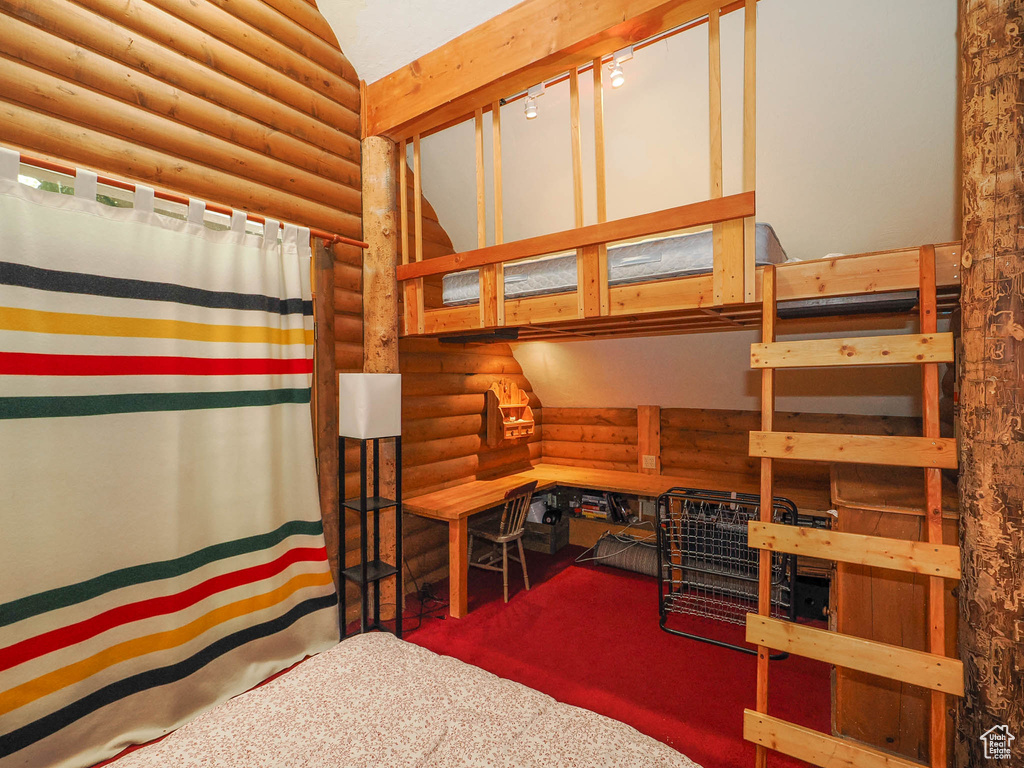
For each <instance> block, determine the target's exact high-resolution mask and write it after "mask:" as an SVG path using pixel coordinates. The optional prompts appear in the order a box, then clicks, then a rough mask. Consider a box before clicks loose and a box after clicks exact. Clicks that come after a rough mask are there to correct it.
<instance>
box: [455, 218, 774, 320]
mask: <svg viewBox="0 0 1024 768" xmlns="http://www.w3.org/2000/svg"><path fill="white" fill-rule="evenodd" d="M754 241H755V248H754V262H755V263H756V264H757V265H759V266H760V265H764V264H780V263H782V262H784V261H786V252H785V251H784V250H783V249H782V245H781V244H780V243H779V238H778V236H776V234H775V230H774V229H772V227H771V225H770V224H763V223H759V224H757V225H756V227H755V230H754ZM713 261H714V255H713V246H712V234H711V230H706V231H704V232H694V233H691V234H687V235H673V236H671V237H658V238H651V239H649V240H642V241H640V242H638V243H629V244H626V245H616V246H612V247H610V248H609V249H608V284H609V285H626V284H627V283H642V282H647V281H649V280H664V279H666V278H672V277H684V276H686V275H696V274H700V273H703V272H710V271H711V269H712V264H713ZM575 290H576V253H575V252H574V251H573V252H570V253H561V254H554V255H552V256H545V257H543V258H539V259H533V260H531V261H521V262H516V263H513V264H507V265H506V266H505V298H508V299H522V298H526V297H527V296H543V295H545V294H549V293H565V292H568V291H575ZM442 298H443V300H444V304H445V306H449V307H453V306H459V305H461V304H475V303H476V302H478V301H479V300H480V281H479V276H478V271H477V270H475V269H468V270H466V271H465V272H455V273H453V274H449V275H445V276H444V280H443V293H442Z"/></svg>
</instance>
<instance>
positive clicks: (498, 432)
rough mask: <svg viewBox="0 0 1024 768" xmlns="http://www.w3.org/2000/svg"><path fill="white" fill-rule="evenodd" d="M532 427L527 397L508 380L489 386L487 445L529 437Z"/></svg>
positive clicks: (533, 425)
mask: <svg viewBox="0 0 1024 768" xmlns="http://www.w3.org/2000/svg"><path fill="white" fill-rule="evenodd" d="M534 427H535V424H534V421H533V410H532V409H531V408H530V398H529V396H528V395H527V394H526V393H525V392H523V391H522V390H521V389H519V387H518V386H517V385H516V383H515V382H512V381H509V380H508V379H501V380H500V381H496V382H494V383H493V384H491V388H490V389H489V390H488V391H487V444H488V445H490V446H495V445H497V444H498V443H500V442H501V441H502V440H520V439H522V438H524V437H529V436H530V435H532V434H533V430H534Z"/></svg>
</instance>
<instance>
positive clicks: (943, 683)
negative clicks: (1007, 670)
mask: <svg viewBox="0 0 1024 768" xmlns="http://www.w3.org/2000/svg"><path fill="white" fill-rule="evenodd" d="M747 642H748V643H753V644H754V645H759V646H764V647H766V648H774V649H776V650H778V651H788V652H789V653H795V654H796V655H798V656H806V657H807V658H809V659H817V660H818V661H823V662H825V663H826V664H835V665H837V666H840V667H845V668H846V669H856V670H858V671H860V672H867V673H868V674H870V675H878V676H880V677H885V678H888V679H889V680H899V681H901V682H904V683H910V684H911V685H917V686H920V687H922V688H930V689H931V690H933V691H942V692H943V693H950V694H953V695H954V696H963V695H964V667H963V664H962V663H961V662H960V661H959V660H958V659H951V658H948V657H946V656H938V655H936V654H933V653H925V652H924V651H915V650H913V649H912V648H903V647H901V646H898V645H889V644H888V643H879V642H877V641H875V640H865V639H863V638H860V637H854V636H853V635H842V634H839V633H838V632H830V631H828V630H826V629H816V628H814V627H809V626H807V625H806V624H794V623H793V622H791V621H781V620H779V619H771V618H769V617H767V616H759V615H757V614H754V613H748V614H747Z"/></svg>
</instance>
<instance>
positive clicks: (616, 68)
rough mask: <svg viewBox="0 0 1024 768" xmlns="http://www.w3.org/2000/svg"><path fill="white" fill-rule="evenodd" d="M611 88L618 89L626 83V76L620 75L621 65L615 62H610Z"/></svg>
mask: <svg viewBox="0 0 1024 768" xmlns="http://www.w3.org/2000/svg"><path fill="white" fill-rule="evenodd" d="M611 80H612V88H618V87H619V86H620V85H622V84H623V83H624V82H626V76H625V75H624V74H622V65H621V64H619V62H617V61H613V62H612V79H611Z"/></svg>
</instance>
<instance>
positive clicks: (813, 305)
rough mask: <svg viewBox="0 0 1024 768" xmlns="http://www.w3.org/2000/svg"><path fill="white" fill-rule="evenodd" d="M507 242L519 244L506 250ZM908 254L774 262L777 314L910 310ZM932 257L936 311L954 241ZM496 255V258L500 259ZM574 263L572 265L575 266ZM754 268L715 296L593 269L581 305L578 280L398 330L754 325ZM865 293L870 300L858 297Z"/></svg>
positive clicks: (585, 333)
mask: <svg viewBox="0 0 1024 768" xmlns="http://www.w3.org/2000/svg"><path fill="white" fill-rule="evenodd" d="M726 199H727V198H726ZM568 236H569V233H558V234H557V235H554V236H547V237H549V238H566V239H568ZM542 239H544V238H535V240H542ZM524 243H528V241H521V242H520V243H510V244H508V245H507V246H505V247H504V248H503V249H501V250H496V249H495V248H487V249H481V250H478V251H471V252H467V253H464V254H454V255H452V256H448V257H443V258H438V259H430V260H428V261H425V262H422V267H423V268H422V269H420V270H418V271H412V270H408V271H406V272H404V274H412V275H414V276H426V275H439V274H448V271H449V270H451V271H455V270H463V269H465V268H466V267H472V266H480V265H481V264H484V263H486V262H485V261H484V259H485V258H490V257H494V256H498V257H500V256H502V255H503V253H510V252H511V253H517V252H522V250H523V247H522V244H524ZM517 246H518V248H519V250H518V251H517V250H513V249H514V248H515V247H517ZM488 252H489V253H488ZM918 257H919V249H918V248H902V249H896V250H890V251H880V252H874V253H864V254H855V255H849V256H837V257H832V258H824V259H815V260H810V261H787V262H783V263H780V264H778V265H776V267H775V269H776V276H777V282H778V300H779V303H780V315H781V316H786V310H787V302H794V304H790V305H789V307H790V308H791V310H792V316H819V317H833V316H843V315H851V314H872V315H876V316H878V315H902V314H908V313H911V312H912V311H914V310H915V308H916V299H915V297H914V296H913V293H914V292H916V290H917V287H918ZM581 261H582V260H581ZM735 261H739V260H738V259H736V260H734V263H735ZM935 261H936V280H937V284H938V304H939V309H940V311H949V310H952V309H953V308H954V307H955V306H956V304H957V302H958V299H959V295H960V269H959V264H960V243H958V242H954V243H945V244H942V245H937V246H936V247H935ZM499 263H500V264H502V265H504V262H499ZM415 266H416V267H419V266H420V265H419V264H417V265H415ZM580 269H581V272H582V270H583V267H581V268H580ZM762 272H763V267H755V269H754V279H753V280H752V281H751V283H752V288H753V291H752V297H751V300H749V301H732V302H724V301H722V300H721V290H720V289H719V288H718V286H719V285H721V284H724V283H727V282H729V281H728V279H723V278H718V277H717V276H716V274H715V273H714V271H712V272H711V273H705V274H696V275H688V276H684V277H675V278H669V279H663V280H656V281H650V282H642V283H629V284H625V285H618V286H614V285H613V286H607V284H605V285H603V286H602V285H601V284H600V281H601V279H602V278H603V279H604V280H607V271H605V273H604V275H598V276H597V280H598V286H597V288H596V290H594V291H593V293H594V294H596V296H597V297H600V295H601V294H602V292H604V291H606V292H607V301H606V302H604V301H601V300H600V298H594V299H593V300H592V301H590V303H589V305H588V301H587V297H586V296H585V295H581V292H580V291H579V289H578V288H577V289H576V290H573V291H571V292H561V293H554V294H546V295H540V296H529V297H525V298H503V299H502V302H501V303H502V305H503V306H502V307H501V310H502V311H500V312H498V311H495V312H494V313H493V315H494V316H495V317H497V318H500V319H502V320H503V322H500V323H494V324H490V325H488V324H485V321H484V318H483V311H482V310H481V304H480V303H479V302H475V303H473V304H468V305H464V306H449V307H439V308H424V309H423V310H422V315H421V318H422V320H421V324H420V325H419V327H418V330H417V331H416V332H410V330H411V327H409V326H407V324H406V323H407V322H408V321H409V319H410V317H411V316H413V315H412V314H411V313H410V312H408V311H406V312H405V313H403V318H402V320H403V322H402V323H401V325H400V332H401V334H402V335H403V336H433V337H441V338H444V337H458V338H467V337H468V338H476V339H477V340H480V341H485V340H487V339H488V338H489V337H493V338H496V339H499V340H503V341H508V340H510V339H512V338H513V337H514V338H515V339H517V340H520V341H537V340H548V341H558V340H573V339H581V338H609V337H617V338H622V337H629V336H655V335H668V334H681V333H707V332H717V331H727V330H743V329H750V328H758V327H760V325H761V305H760V302H761V275H762ZM402 274H403V267H399V276H400V279H401V276H402ZM481 287H483V285H482V286H481ZM489 288H490V289H491V290H492V291H493V290H494V289H495V288H496V285H495V284H494V281H492V282H491V283H490V285H489ZM495 294H496V291H495V292H494V294H492V295H491V296H490V297H486V296H485V302H484V303H485V304H486V303H488V301H489V302H490V303H491V304H492V305H494V304H496V303H497V302H498V297H497V295H495ZM868 298H871V299H874V301H870V302H864V301H861V299H868ZM823 300H824V301H823ZM797 302H799V304H797ZM588 310H589V312H590V314H588ZM409 325H410V326H411V323H410V324H409Z"/></svg>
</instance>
